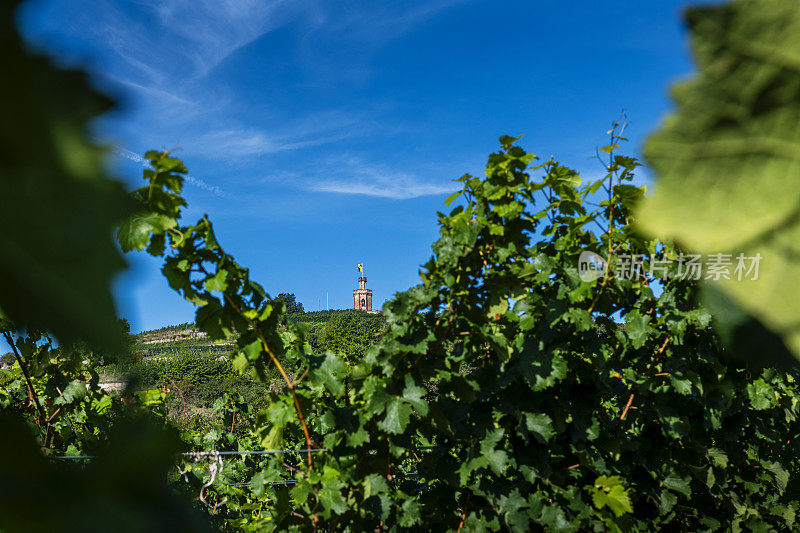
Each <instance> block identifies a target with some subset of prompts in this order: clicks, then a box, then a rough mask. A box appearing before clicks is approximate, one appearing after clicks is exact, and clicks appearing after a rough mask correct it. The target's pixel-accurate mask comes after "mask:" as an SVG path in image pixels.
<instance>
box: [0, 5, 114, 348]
mask: <svg viewBox="0 0 800 533" xmlns="http://www.w3.org/2000/svg"><path fill="white" fill-rule="evenodd" d="M17 3H18V2H3V4H2V7H0V63H2V65H3V72H4V74H3V76H0V307H1V308H2V309H3V311H5V313H6V314H7V315H8V316H9V317H10V318H11V319H12V320H14V321H15V322H16V323H17V324H19V325H20V326H32V327H36V328H39V329H45V330H49V331H52V332H53V333H54V334H55V335H56V336H57V337H58V338H59V339H60V340H62V341H64V342H69V341H73V340H77V339H83V340H86V341H89V342H90V343H92V344H93V345H94V346H96V347H101V348H119V347H121V339H122V335H121V332H120V331H119V327H118V325H117V321H116V318H115V310H114V305H113V301H112V298H111V292H110V289H109V285H110V282H111V279H112V276H113V275H114V273H115V272H117V271H118V270H120V269H121V268H123V266H124V262H123V260H122V258H121V256H120V254H119V252H118V251H117V250H116V249H115V248H114V246H113V244H112V232H113V228H114V225H115V222H117V221H118V220H120V219H121V218H122V217H124V216H126V215H127V214H128V211H129V207H128V206H129V202H130V200H128V199H127V197H126V195H125V191H124V189H123V186H122V184H121V183H119V182H117V181H113V180H111V179H109V178H108V177H107V175H106V172H105V170H104V166H103V159H102V156H103V150H102V149H101V148H99V147H97V146H95V145H93V144H92V143H90V142H89V141H88V139H87V127H88V121H89V120H90V119H92V118H94V117H96V116H97V115H99V114H100V113H102V112H104V111H106V110H108V109H109V108H110V107H111V105H112V103H111V101H110V100H109V99H108V98H106V97H105V96H103V95H101V94H99V93H97V92H96V91H94V90H92V89H91V88H90V86H89V84H88V82H87V80H86V77H85V75H84V74H83V73H81V72H79V71H69V70H62V69H59V68H57V67H55V66H54V65H53V64H52V63H51V61H50V60H49V59H47V58H46V57H44V56H40V55H35V54H32V53H30V52H28V51H27V50H26V49H25V46H24V43H23V42H22V40H21V38H20V36H19V34H18V33H17V31H16V29H15V28H14V15H15V8H16V5H17Z"/></svg>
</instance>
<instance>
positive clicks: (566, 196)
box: [0, 0, 800, 532]
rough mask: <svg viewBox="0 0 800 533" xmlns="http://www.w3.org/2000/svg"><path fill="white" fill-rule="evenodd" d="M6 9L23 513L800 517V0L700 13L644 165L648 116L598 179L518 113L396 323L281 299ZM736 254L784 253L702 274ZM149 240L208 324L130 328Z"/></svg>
mask: <svg viewBox="0 0 800 533" xmlns="http://www.w3.org/2000/svg"><path fill="white" fill-rule="evenodd" d="M764 5H766V8H765V7H764ZM12 15H13V13H12V10H11V9H9V8H5V9H3V10H2V16H3V17H4V18H3V19H2V20H1V21H0V28H1V29H2V35H4V37H2V39H0V46H2V49H3V57H4V58H5V57H6V56H7V58H8V64H9V65H11V66H12V67H14V69H16V70H15V71H18V72H19V76H18V77H15V81H14V84H13V85H9V84H8V83H7V82H3V85H9V86H8V87H7V88H8V89H9V90H10V91H12V92H13V94H12V96H14V98H13V100H11V99H9V100H6V101H4V102H3V104H0V105H5V106H8V102H9V101H13V102H15V104H14V109H13V110H10V112H9V114H8V116H12V117H16V116H18V114H19V113H23V114H24V116H25V120H23V121H17V122H14V124H15V126H14V130H15V131H16V132H17V133H16V134H15V135H14V136H13V139H12V138H8V139H6V140H7V141H8V146H7V151H8V150H10V151H9V152H8V153H9V154H13V155H14V157H11V156H8V157H6V156H4V157H5V158H6V159H8V162H6V160H5V159H4V160H3V165H4V166H3V167H2V168H3V173H2V174H0V179H2V181H1V182H0V186H2V188H3V189H2V191H3V194H2V195H0V197H3V198H10V199H11V202H10V204H11V205H10V206H9V207H8V209H4V210H0V219H2V220H3V221H4V222H6V223H5V224H0V252H1V253H0V274H2V275H1V276H0V308H2V309H1V310H0V334H2V337H3V340H4V341H5V342H6V343H7V345H8V347H9V350H10V352H9V353H8V354H6V355H4V356H3V363H4V364H3V366H2V367H0V425H1V426H0V427H2V428H3V438H2V439H0V453H2V455H3V456H4V457H5V458H6V460H5V461H3V462H0V531H8V532H13V531H87V530H88V531H105V530H108V529H111V528H113V529H114V530H120V531H161V530H168V531H173V530H174V531H283V530H294V531H313V532H321V531H331V532H332V531H421V530H423V531H429V530H430V531H457V532H460V531H617V532H627V531H731V532H738V531H763V532H769V531H776V532H777V531H797V530H800V525H798V523H799V522H800V517H798V512H799V511H800V459H798V458H799V457H800V390H798V389H799V388H800V366H799V365H798V364H797V358H798V357H800V350H798V342H797V329H796V328H797V323H796V320H795V318H796V317H795V315H796V314H797V309H796V305H795V303H794V295H795V293H796V292H797V291H796V290H795V288H796V287H795V286H794V283H795V282H794V281H791V280H789V278H790V277H791V274H792V273H793V272H794V270H795V269H797V267H798V265H800V261H798V259H797V256H796V255H795V254H794V251H793V247H794V246H796V241H795V240H794V239H793V238H792V237H793V235H794V229H795V227H796V225H797V217H796V216H795V215H796V212H795V211H796V207H797V206H796V203H797V197H796V196H797V195H795V194H793V193H791V190H792V189H793V187H794V186H795V184H794V182H791V177H792V176H795V175H797V172H798V170H800V164H798V158H797V157H796V154H797V153H800V150H799V148H798V147H800V134H798V130H797V128H796V127H795V126H794V124H795V123H796V118H797V116H798V110H800V69H798V66H797V65H798V64H800V62H799V60H798V58H800V40H798V38H797V36H798V35H800V8H798V6H797V5H796V4H795V3H793V2H789V1H787V0H764V1H763V4H762V3H761V2H760V1H755V0H734V1H733V2H730V3H725V4H719V5H714V6H712V7H702V8H693V9H691V10H689V11H688V12H687V14H686V20H687V24H688V26H689V29H690V30H691V35H692V39H693V41H692V42H693V51H694V56H695V59H696V62H697V66H698V68H699V72H698V73H697V75H696V76H695V77H694V78H693V79H692V80H690V81H688V82H685V83H684V84H682V85H680V86H678V87H677V88H676V89H675V92H674V95H675V101H676V103H677V110H676V111H675V112H674V114H673V116H672V117H671V118H670V119H669V120H668V121H667V122H666V123H665V124H664V125H663V126H662V127H661V129H659V130H658V131H657V132H656V133H655V134H653V135H652V136H651V137H650V140H649V141H648V144H647V146H646V149H645V160H644V161H640V160H639V159H638V158H636V157H633V156H631V155H629V154H628V152H626V142H627V141H628V139H627V138H626V136H625V135H627V133H626V129H627V127H628V124H627V122H626V120H625V116H624V115H623V117H621V118H620V119H619V120H617V121H615V122H613V123H612V125H611V127H610V129H609V130H608V131H607V132H606V134H605V135H606V137H605V138H604V140H603V142H602V145H601V146H600V147H598V149H597V151H596V152H597V157H598V159H599V160H600V163H601V169H602V172H601V173H600V174H599V175H588V174H581V173H579V172H578V171H576V170H574V169H573V168H572V167H571V166H569V164H567V163H566V162H562V161H560V160H558V159H557V158H555V157H547V158H541V159H540V158H539V157H538V156H537V155H535V154H534V153H532V152H529V151H528V147H523V145H524V144H525V143H524V141H523V140H522V139H521V137H512V136H509V135H502V136H501V137H499V146H498V147H497V149H496V150H495V151H493V152H492V153H490V154H489V155H488V157H487V158H486V164H485V172H484V173H483V175H477V176H476V175H472V174H469V173H468V174H464V175H463V176H462V177H460V178H458V179H456V180H454V183H455V187H457V188H458V190H457V191H456V192H455V193H453V194H451V195H450V196H448V197H447V199H446V201H445V206H444V207H443V208H442V209H444V210H445V212H438V213H436V215H435V216H436V220H437V228H438V233H439V234H438V237H437V238H436V240H435V241H434V242H433V243H432V245H431V254H430V258H429V259H428V261H427V262H426V263H425V264H423V265H421V267H420V269H419V278H418V281H417V282H416V284H415V285H414V286H412V287H411V288H409V289H408V290H405V291H402V292H399V293H397V294H395V295H394V297H393V298H392V299H391V300H389V301H387V303H386V304H385V305H384V307H383V310H382V312H381V313H380V314H375V315H373V314H369V313H367V312H363V311H349V310H347V311H345V310H341V311H339V310H330V311H315V312H306V311H304V310H303V308H302V304H300V303H299V302H297V300H296V298H295V295H294V294H293V293H280V294H278V295H277V296H275V297H273V296H271V295H270V294H269V293H268V292H267V290H265V288H264V286H263V285H261V284H260V283H258V282H257V281H255V280H254V279H253V278H252V277H251V270H250V269H249V268H248V267H247V266H245V265H242V264H240V263H239V262H238V261H237V259H236V258H235V257H234V256H233V254H232V253H231V251H230V250H231V248H227V247H226V245H225V242H226V238H225V234H224V233H223V232H222V231H219V232H217V231H215V226H214V225H213V223H212V219H213V213H212V214H210V215H203V216H201V217H200V218H199V219H189V218H188V216H187V215H186V213H187V212H189V211H188V207H189V203H190V198H189V195H187V194H186V193H185V191H184V184H185V183H187V182H189V181H190V180H191V179H192V178H191V174H190V172H189V169H188V168H187V167H186V166H185V164H184V162H183V161H182V160H181V159H178V158H177V157H176V154H175V153H173V152H170V151H169V150H151V151H148V152H146V153H145V154H144V162H145V167H144V169H143V171H142V174H141V181H140V183H139V185H140V187H139V188H136V189H135V190H132V191H125V190H124V188H123V187H122V185H121V184H120V183H119V182H117V181H115V180H113V179H112V178H110V177H109V176H108V175H107V173H106V171H105V170H103V168H104V167H103V165H102V164H101V161H100V157H101V153H102V151H101V150H100V148H98V147H97V146H95V143H94V142H93V141H92V140H91V138H90V137H89V136H88V134H87V131H88V126H87V124H88V123H89V122H90V121H91V120H92V119H93V118H96V117H97V116H99V115H101V114H102V113H103V112H105V111H106V110H107V109H108V107H109V105H110V101H109V99H108V98H107V97H106V96H104V95H103V94H100V93H99V92H97V91H96V90H95V89H92V88H90V86H89V85H88V83H87V81H86V78H85V76H84V75H83V74H81V73H80V72H77V71H70V70H65V69H63V68H62V67H61V66H58V65H56V64H55V63H54V62H52V61H51V60H50V59H48V58H46V57H44V56H41V55H36V54H34V53H32V52H30V51H29V50H28V49H27V48H25V47H24V46H22V44H21V43H22V41H21V39H20V38H19V36H18V34H17V30H16V29H15V25H14V19H13V16H12ZM6 35H9V36H12V37H13V38H12V37H5V36H6ZM42 80H47V83H42ZM16 102H18V103H16ZM11 111H13V112H11ZM0 116H2V114H0ZM0 120H7V119H0ZM7 125H8V124H7ZM23 126H24V127H23ZM3 131H11V130H10V129H7V128H6V129H4V130H3ZM645 165H648V168H649V170H650V171H651V172H652V173H654V174H655V176H656V183H657V185H658V186H657V187H656V188H655V192H648V191H647V189H646V187H645V186H644V185H642V180H641V179H640V174H641V173H642V172H643V168H642V167H643V166H645ZM12 175H13V176H22V177H23V178H24V179H25V180H26V182H25V183H26V187H16V186H15V183H12V181H13V180H12V179H10V178H8V177H7V176H12ZM720 176H726V179H728V180H730V181H731V182H732V186H731V190H728V189H725V192H715V191H718V190H719V189H720V187H719V186H718V182H719V180H720V179H721V178H720ZM787 176H788V178H787ZM787 179H788V181H790V183H787ZM737 180H738V182H744V181H745V180H746V185H745V186H742V185H741V184H740V183H737ZM770 184H771V186H773V187H778V185H776V184H780V187H781V188H780V189H769V191H767V187H765V185H770ZM709 191H710V192H709ZM731 191H732V192H731ZM776 191H777V192H776ZM706 193H707V194H706ZM689 207H691V208H692V209H689ZM760 210H763V211H760ZM81 213H93V215H92V216H83V215H79V214H81ZM754 213H755V214H754ZM762 215H763V216H762ZM32 216H33V217H36V220H37V222H36V223H35V224H34V223H30V224H26V225H24V227H21V226H20V225H19V224H14V221H17V220H32V218H31V217H32ZM751 221H757V222H753V223H752V224H750V222H751ZM751 225H752V226H754V227H750V226H751ZM111 235H113V237H114V240H115V242H111V241H110V239H109V236H111ZM87 250H91V251H92V252H91V254H89V253H88V252H87ZM716 252H719V253H718V254H717V255H726V256H730V258H734V257H736V256H737V254H739V255H740V256H741V258H740V261H741V262H743V261H744V258H745V256H747V257H751V258H754V257H757V258H759V259H761V258H763V260H764V263H763V265H764V266H763V268H762V270H761V271H760V277H758V279H757V280H756V278H752V283H751V282H749V281H748V280H744V281H742V280H741V276H740V279H739V280H737V279H736V275H735V272H736V271H733V275H727V276H723V275H721V274H719V275H717V276H716V277H714V276H706V277H702V278H701V277H700V276H693V275H689V274H687V271H686V270H685V268H684V267H685V266H686V264H688V261H687V258H688V257H689V256H694V255H696V254H705V256H706V257H707V256H709V255H713V254H715V253H716ZM722 252H724V253H722ZM134 254H147V256H149V257H148V260H150V261H155V262H157V263H158V264H159V265H160V271H161V274H163V283H164V284H165V286H168V287H169V288H170V289H171V290H172V291H173V292H174V297H175V298H176V299H177V298H180V299H182V300H183V301H184V302H186V303H188V304H191V305H192V306H193V307H194V309H195V319H194V321H193V322H192V323H185V324H180V325H176V326H166V327H162V328H159V329H155V330H152V331H145V332H142V333H138V334H130V333H129V332H127V331H125V329H126V327H127V320H121V319H119V318H118V317H117V315H116V313H115V312H114V309H115V307H114V302H113V298H112V295H111V294H112V293H111V290H110V285H111V280H112V279H113V278H114V276H115V275H116V273H117V272H118V271H119V269H120V268H121V265H122V259H121V258H122V256H128V257H131V256H132V255H134ZM697 256H698V257H701V255H697ZM587 257H589V259H588V260H587V259H586V258H587ZM770 260H773V261H774V262H772V263H770ZM730 261H731V265H733V264H734V263H733V261H734V260H733V259H730ZM32 272H33V273H34V274H33V275H32V274H31V273H32ZM716 272H719V270H717V271H716ZM747 272H748V273H749V274H752V268H751V269H750V270H748V271H747ZM740 274H741V272H740ZM76 287H77V289H76ZM764 302H766V304H765V303H764ZM109 383H114V384H119V386H118V387H116V388H114V389H113V390H112V389H111V388H109V387H107V385H108V384H109Z"/></svg>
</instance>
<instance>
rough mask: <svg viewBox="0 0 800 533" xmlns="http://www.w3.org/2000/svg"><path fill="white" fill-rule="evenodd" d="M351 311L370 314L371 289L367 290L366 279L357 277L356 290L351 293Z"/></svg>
mask: <svg viewBox="0 0 800 533" xmlns="http://www.w3.org/2000/svg"><path fill="white" fill-rule="evenodd" d="M353 309H360V310H361V311H366V312H368V313H371V312H372V289H368V288H367V277H366V276H359V277H358V288H357V289H355V290H354V291H353Z"/></svg>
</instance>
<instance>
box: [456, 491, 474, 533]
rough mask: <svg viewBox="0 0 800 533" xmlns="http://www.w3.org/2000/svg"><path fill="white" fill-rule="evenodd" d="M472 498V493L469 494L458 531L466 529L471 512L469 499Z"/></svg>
mask: <svg viewBox="0 0 800 533" xmlns="http://www.w3.org/2000/svg"><path fill="white" fill-rule="evenodd" d="M470 496H472V493H471V492H468V493H467V501H466V502H465V503H464V512H463V513H461V522H459V523H458V531H459V532H460V531H461V529H462V528H463V527H464V522H465V521H466V520H467V513H468V512H469V497H470Z"/></svg>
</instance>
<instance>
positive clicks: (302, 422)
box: [223, 293, 314, 470]
mask: <svg viewBox="0 0 800 533" xmlns="http://www.w3.org/2000/svg"><path fill="white" fill-rule="evenodd" d="M223 295H224V296H225V301H226V302H228V303H229V304H230V305H231V307H233V308H234V309H235V310H236V312H237V313H239V316H242V317H244V319H245V320H247V323H248V324H250V327H252V328H253V330H255V332H256V335H258V339H259V340H260V341H261V346H262V347H263V348H264V351H265V352H267V354H268V355H269V357H270V359H271V360H272V362H273V363H275V367H276V368H277V369H278V372H280V373H281V376H283V379H284V381H286V386H287V387H288V388H289V390H290V391H291V393H292V399H293V400H294V408H295V411H297V416H298V417H299V418H300V425H301V426H302V427H303V434H304V435H305V438H306V447H307V448H308V449H309V450H310V449H311V448H313V444H314V441H313V440H311V435H309V433H308V426H306V420H305V417H303V410H302V409H301V408H300V402H299V401H298V400H297V393H296V392H295V390H294V388H295V383H294V381H292V380H291V379H289V376H288V375H287V374H286V371H285V370H284V369H283V366H282V365H281V364H280V362H279V361H278V358H277V357H276V356H275V353H274V352H273V351H272V350H271V349H270V347H269V344H267V339H265V338H264V334H263V333H261V330H260V329H258V326H257V325H256V323H255V322H253V320H252V319H251V318H250V317H249V316H247V315H245V314H244V313H242V311H241V309H240V308H239V306H238V305H236V303H235V302H233V301H232V300H231V299H230V298H229V297H228V295H227V294H224V293H223ZM307 456H308V469H309V470H313V469H314V466H313V461H312V459H311V453H308V454H307Z"/></svg>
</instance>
